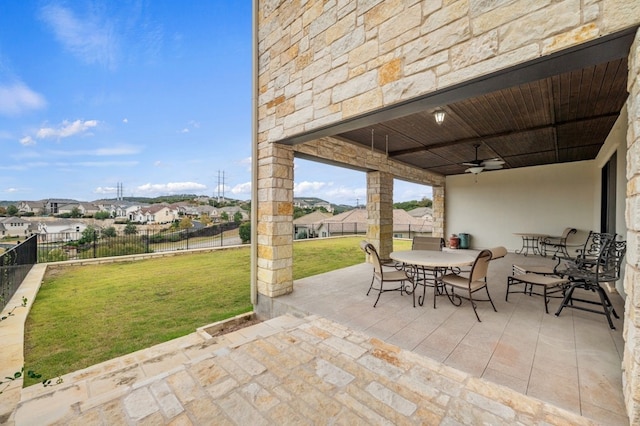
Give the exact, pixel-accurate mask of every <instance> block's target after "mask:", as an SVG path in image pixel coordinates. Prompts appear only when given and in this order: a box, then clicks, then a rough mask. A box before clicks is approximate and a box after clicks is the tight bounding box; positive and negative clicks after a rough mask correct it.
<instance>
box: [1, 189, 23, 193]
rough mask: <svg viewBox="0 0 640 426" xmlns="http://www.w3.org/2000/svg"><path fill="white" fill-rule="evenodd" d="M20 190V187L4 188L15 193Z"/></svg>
mask: <svg viewBox="0 0 640 426" xmlns="http://www.w3.org/2000/svg"><path fill="white" fill-rule="evenodd" d="M19 191H20V190H19V189H18V188H7V189H5V190H4V192H9V193H13V192H19Z"/></svg>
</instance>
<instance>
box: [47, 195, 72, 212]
mask: <svg viewBox="0 0 640 426" xmlns="http://www.w3.org/2000/svg"><path fill="white" fill-rule="evenodd" d="M42 203H43V206H44V207H43V211H42V214H45V215H46V214H60V207H62V206H66V205H69V204H78V201H76V200H71V199H67V198H49V199H47V200H43V201H42Z"/></svg>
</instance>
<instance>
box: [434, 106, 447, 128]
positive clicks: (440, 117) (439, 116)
mask: <svg viewBox="0 0 640 426" xmlns="http://www.w3.org/2000/svg"><path fill="white" fill-rule="evenodd" d="M445 115H446V113H445V112H444V111H443V110H441V109H437V110H435V111H434V113H433V117H434V118H435V119H436V123H438V125H441V124H442V123H443V122H444V116H445Z"/></svg>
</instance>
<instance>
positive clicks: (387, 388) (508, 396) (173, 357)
mask: <svg viewBox="0 0 640 426" xmlns="http://www.w3.org/2000/svg"><path fill="white" fill-rule="evenodd" d="M513 256H515V255H513ZM513 256H512V255H510V256H509V258H507V259H503V260H502V261H496V262H501V264H500V266H499V267H498V266H496V264H495V263H494V264H492V266H491V268H492V270H493V273H500V272H498V271H499V270H502V269H504V268H506V265H508V266H509V267H510V262H511V261H513V260H514V258H513ZM515 260H517V261H518V262H522V261H526V262H530V261H544V259H534V258H531V257H530V258H526V259H525V258H522V257H518V258H517V259H515ZM370 268H371V267H370V265H367V264H362V265H357V266H354V267H351V268H346V269H343V270H340V271H334V272H332V273H329V274H323V275H319V276H315V277H310V278H308V279H305V280H299V281H296V283H295V291H294V293H292V294H291V295H289V296H286V297H283V298H279V299H277V306H276V309H279V310H281V311H282V312H283V315H282V316H279V317H277V318H274V319H272V320H269V321H265V322H263V323H260V324H257V325H254V326H250V327H247V328H244V329H241V330H238V331H235V332H233V333H230V334H227V335H224V336H219V337H214V338H212V337H211V336H209V335H208V334H206V333H204V332H203V331H202V330H199V331H198V332H196V333H193V334H190V335H188V336H185V337H183V338H180V339H175V340H173V341H170V342H166V343H163V344H161V345H157V346H154V347H152V348H148V349H145V350H143V351H139V352H136V353H133V354H129V355H126V356H123V357H120V358H117V359H114V360H111V361H108V362H105V363H102V364H98V365H95V366H92V367H89V368H87V369H84V370H80V371H77V372H73V373H70V374H67V375H65V376H63V379H64V382H63V383H62V384H61V385H58V386H54V387H52V388H44V387H42V386H41V385H35V386H31V387H29V388H25V389H22V390H21V391H19V396H18V401H16V404H17V408H16V410H15V411H14V412H13V413H12V414H11V415H10V417H9V418H8V419H5V420H7V423H8V424H15V425H35V424H38V425H42V424H83V425H84V424H104V425H112V424H154V425H155V424H175V425H181V424H187V425H188V424H214V423H215V424H243V425H244V424H318V423H340V424H354V423H355V424H416V423H422V424H452V425H453V424H480V423H483V424H514V423H521V424H628V420H626V416H625V414H624V408H623V406H621V404H622V402H621V390H620V389H621V384H619V383H618V382H619V381H620V378H619V376H620V375H621V374H620V360H619V355H617V354H618V353H619V351H620V349H621V346H620V345H622V341H621V338H620V336H619V335H620V331H619V330H615V331H610V330H609V329H608V326H607V325H606V320H605V319H604V318H603V317H601V316H598V315H595V314H589V313H581V312H580V313H578V312H579V311H567V312H566V313H565V312H563V313H562V315H561V316H560V317H557V318H556V317H555V316H553V315H545V314H544V307H543V304H542V300H541V299H540V298H537V297H528V296H524V295H514V296H513V299H512V298H511V297H510V301H509V302H508V303H507V302H504V288H503V287H504V285H505V284H504V283H498V282H497V281H496V276H493V277H491V276H490V283H491V289H492V293H493V296H494V300H495V301H496V302H498V303H497V308H498V313H494V312H493V311H492V310H491V309H490V307H489V308H487V307H483V305H481V307H480V309H479V313H480V316H481V318H482V319H483V322H482V323H478V322H477V321H475V317H474V316H473V312H472V310H471V307H470V306H468V305H466V306H465V305H463V306H461V307H457V308H456V307H453V306H451V305H450V304H449V302H448V301H447V300H446V299H445V298H439V300H438V308H437V309H435V310H434V309H433V308H431V307H430V306H429V307H427V306H424V307H418V308H415V309H414V308H413V306H412V299H411V296H400V295H399V294H398V293H385V294H383V295H382V298H381V301H380V303H379V304H378V307H377V308H375V309H373V308H372V307H371V306H372V304H373V300H374V299H373V298H372V297H371V296H370V297H368V298H367V297H366V296H364V293H365V292H366V288H367V287H368V283H369V280H370V276H371V275H370V273H371V269H370ZM36 272H37V271H36ZM500 279H501V280H502V281H504V276H502V277H501V278H500ZM287 299H289V300H287ZM616 303H617V304H619V303H621V302H620V301H616ZM346 308H348V309H346ZM554 308H555V305H552V306H551V307H550V309H551V310H553V309H554ZM616 309H618V311H619V312H620V311H621V308H620V307H619V306H618V305H616ZM313 310H324V311H326V312H327V314H314V313H312V312H310V311H313ZM285 312H289V314H285ZM521 312H531V313H529V314H527V315H525V316H524V317H522V316H521V315H520V313H521ZM291 313H294V314H295V315H291ZM438 318H439V319H438ZM583 325H584V327H583ZM616 325H617V326H618V329H620V328H621V325H622V324H621V322H620V321H617V322H616ZM0 333H1V332H0ZM496 335H499V336H500V337H499V338H497V340H496V337H494V336H496ZM567 341H568V342H567ZM611 348H613V353H612V351H611ZM4 352H5V351H3V354H4ZM487 353H490V355H487ZM5 356H6V355H0V357H5ZM1 360H2V359H0V361H1ZM527 363H528V364H527ZM2 365H3V366H4V365H5V364H4V363H2ZM483 365H484V367H483ZM527 365H529V366H528V367H527ZM588 365H593V367H592V368H591V369H589V368H588ZM4 369H5V368H4V367H3V368H2V370H3V372H4ZM576 382H577V385H578V389H577V391H576V390H575V389H574V388H573V386H574V384H575V383H576ZM563 383H564V384H566V383H569V384H570V385H569V386H568V387H564V386H563ZM558 386H560V388H558ZM3 396H4V395H0V400H2V399H3ZM6 402H7V401H5V403H6ZM0 405H1V402H0ZM0 413H1V411H0ZM581 414H582V416H581Z"/></svg>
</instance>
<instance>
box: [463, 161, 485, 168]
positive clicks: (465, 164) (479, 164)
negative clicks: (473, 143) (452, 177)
mask: <svg viewBox="0 0 640 426" xmlns="http://www.w3.org/2000/svg"><path fill="white" fill-rule="evenodd" d="M462 165H463V166H469V167H480V166H481V162H480V161H472V162H467V163H462Z"/></svg>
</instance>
